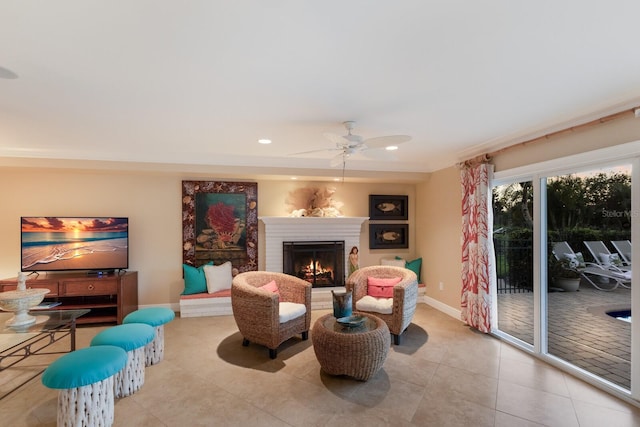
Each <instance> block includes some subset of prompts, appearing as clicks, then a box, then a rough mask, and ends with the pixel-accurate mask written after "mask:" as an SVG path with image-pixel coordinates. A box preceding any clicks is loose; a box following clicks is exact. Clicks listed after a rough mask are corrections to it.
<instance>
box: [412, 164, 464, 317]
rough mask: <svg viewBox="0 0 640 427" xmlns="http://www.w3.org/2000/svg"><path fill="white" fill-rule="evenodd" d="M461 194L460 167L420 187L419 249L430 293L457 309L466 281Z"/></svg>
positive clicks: (434, 297)
mask: <svg viewBox="0 0 640 427" xmlns="http://www.w3.org/2000/svg"><path fill="white" fill-rule="evenodd" d="M460 194H461V190H460V171H459V170H458V168H457V167H450V168H447V169H442V170H440V171H437V172H434V173H432V174H431V175H430V176H429V178H428V179H427V180H426V181H425V182H424V183H422V184H419V185H418V186H417V189H416V199H417V200H418V202H417V211H418V212H419V215H418V217H417V219H416V227H415V228H416V233H417V238H416V250H417V252H418V253H419V254H420V255H421V256H422V259H423V265H424V267H423V270H422V274H423V279H422V281H423V282H424V283H425V284H426V295H427V296H428V297H430V298H433V299H436V300H438V301H439V302H441V303H443V304H445V305H448V306H450V307H452V308H454V309H456V310H458V309H459V308H460V289H461V284H462V282H461V275H460V271H461V270H460V259H461V257H462V252H461V250H460V231H461V224H462V223H461V221H460V209H461V208H460ZM440 282H442V285H443V289H442V290H440V286H439V284H440Z"/></svg>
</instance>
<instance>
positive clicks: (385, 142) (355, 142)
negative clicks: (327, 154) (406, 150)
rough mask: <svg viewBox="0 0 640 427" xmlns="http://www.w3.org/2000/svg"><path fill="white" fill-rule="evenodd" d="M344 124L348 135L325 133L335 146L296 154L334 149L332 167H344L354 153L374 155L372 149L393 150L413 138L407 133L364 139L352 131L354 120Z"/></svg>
mask: <svg viewBox="0 0 640 427" xmlns="http://www.w3.org/2000/svg"><path fill="white" fill-rule="evenodd" d="M343 125H344V127H345V129H346V130H347V134H346V135H336V134H334V133H325V134H324V136H325V137H326V138H327V139H328V140H330V141H332V142H334V143H335V144H336V146H335V148H325V149H321V150H312V151H305V152H302V153H295V154H310V153H319V152H322V151H334V152H337V154H336V156H335V157H333V158H332V159H331V163H330V164H331V167H336V166H340V165H342V167H343V168H344V165H345V163H346V161H347V158H349V157H351V156H352V155H353V154H356V153H362V154H364V155H366V156H368V157H372V155H371V154H372V153H369V151H370V150H375V149H379V148H387V150H389V151H392V150H395V149H396V148H397V146H398V145H399V144H402V143H404V142H407V141H410V140H411V137H410V136H407V135H388V136H379V137H375V138H367V139H364V138H363V137H362V136H360V135H354V134H352V133H351V131H352V130H353V128H354V127H355V122H354V121H347V122H343ZM392 147H395V148H392Z"/></svg>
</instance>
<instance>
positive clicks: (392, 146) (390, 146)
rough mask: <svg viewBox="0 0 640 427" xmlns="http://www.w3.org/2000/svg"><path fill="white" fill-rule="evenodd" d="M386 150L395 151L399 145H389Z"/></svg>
mask: <svg viewBox="0 0 640 427" xmlns="http://www.w3.org/2000/svg"><path fill="white" fill-rule="evenodd" d="M384 149H385V150H387V151H395V150H397V149H398V146H397V145H389V146H388V147H385V148H384Z"/></svg>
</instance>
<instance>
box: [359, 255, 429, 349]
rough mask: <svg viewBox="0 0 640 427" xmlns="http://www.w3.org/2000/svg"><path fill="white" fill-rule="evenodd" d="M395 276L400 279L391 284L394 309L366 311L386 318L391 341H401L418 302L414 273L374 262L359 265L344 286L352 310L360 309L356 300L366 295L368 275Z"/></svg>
mask: <svg viewBox="0 0 640 427" xmlns="http://www.w3.org/2000/svg"><path fill="white" fill-rule="evenodd" d="M370 276H371V277H377V278H394V277H401V278H402V279H401V280H400V283H398V284H397V285H395V286H394V287H393V309H392V313H391V314H383V313H378V312H375V311H366V313H370V314H373V315H374V316H377V317H379V318H381V319H382V320H384V321H385V323H386V324H387V326H388V327H389V331H390V332H391V334H392V335H393V342H394V344H396V345H399V344H400V335H401V334H402V333H403V332H404V330H405V329H407V326H409V324H410V323H411V320H412V319H413V315H414V313H415V312H416V303H417V302H418V279H417V277H416V274H415V273H414V272H413V271H411V270H409V269H406V268H401V267H394V266H389V265H373V266H370V267H362V268H360V269H358V270H356V271H355V272H353V273H352V274H351V275H350V276H349V278H347V285H346V287H347V290H350V291H352V293H353V294H352V295H353V299H352V301H353V311H354V312H355V311H360V312H363V310H358V309H357V308H356V304H357V303H358V301H359V300H360V299H361V298H362V297H364V296H366V295H367V278H368V277H370Z"/></svg>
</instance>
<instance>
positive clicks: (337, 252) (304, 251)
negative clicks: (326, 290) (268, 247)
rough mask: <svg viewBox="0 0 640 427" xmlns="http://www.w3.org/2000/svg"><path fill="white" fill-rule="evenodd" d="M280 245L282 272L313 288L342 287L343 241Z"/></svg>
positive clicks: (285, 243)
mask: <svg viewBox="0 0 640 427" xmlns="http://www.w3.org/2000/svg"><path fill="white" fill-rule="evenodd" d="M282 248H283V257H282V261H283V266H282V271H283V272H284V273H286V274H290V275H292V276H296V277H299V278H301V279H303V280H306V281H307V282H309V283H311V285H312V286H313V287H314V288H323V287H333V286H344V240H342V241H326V242H325V241H322V242H282Z"/></svg>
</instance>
